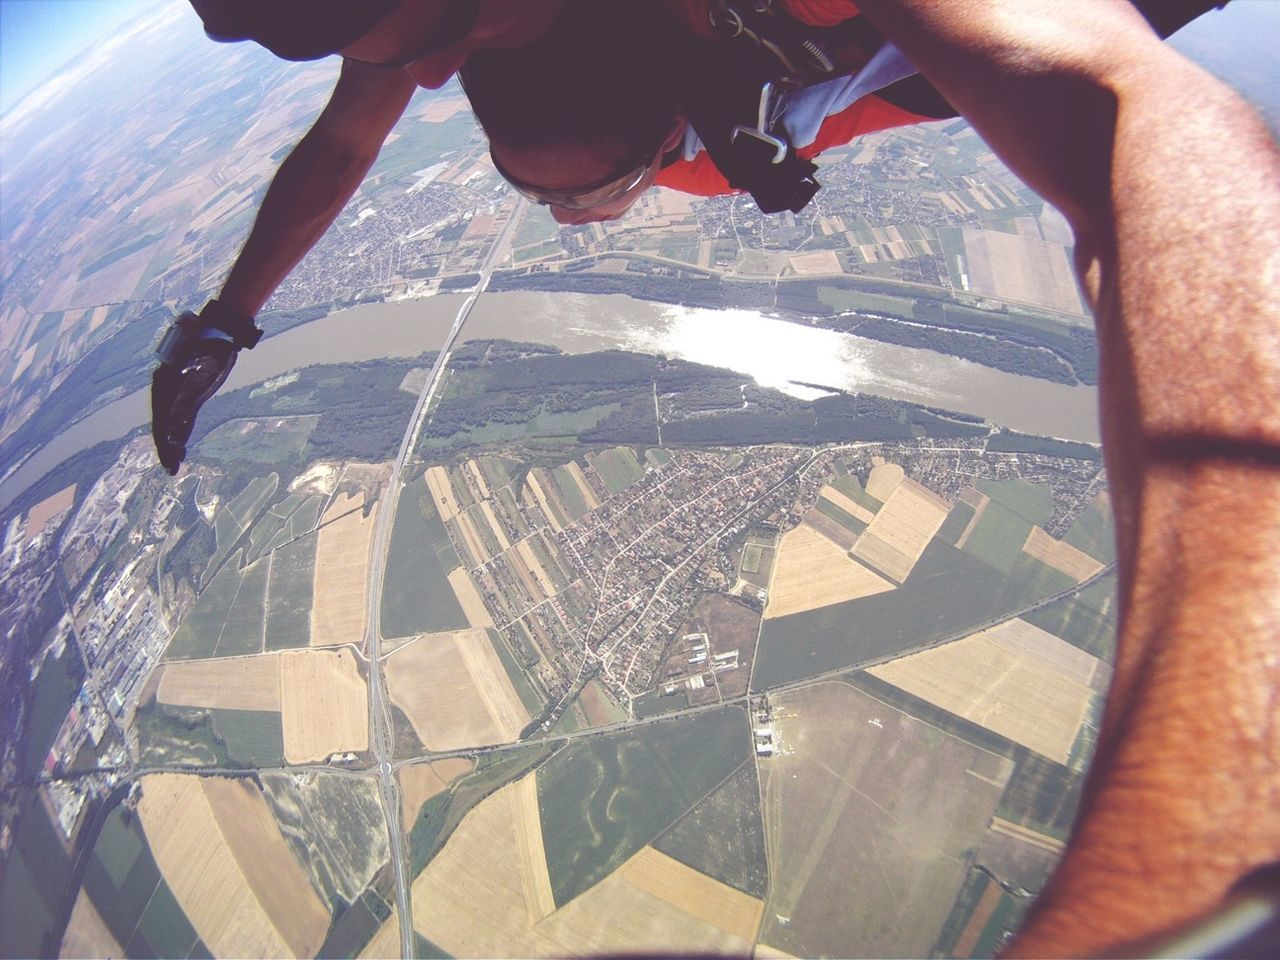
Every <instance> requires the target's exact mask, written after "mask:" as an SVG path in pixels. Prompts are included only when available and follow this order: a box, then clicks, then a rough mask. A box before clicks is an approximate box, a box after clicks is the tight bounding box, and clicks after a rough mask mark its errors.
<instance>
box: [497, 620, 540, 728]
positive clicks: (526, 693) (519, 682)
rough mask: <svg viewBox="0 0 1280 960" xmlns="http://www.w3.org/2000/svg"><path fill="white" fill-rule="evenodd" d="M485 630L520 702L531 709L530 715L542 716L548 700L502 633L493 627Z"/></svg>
mask: <svg viewBox="0 0 1280 960" xmlns="http://www.w3.org/2000/svg"><path fill="white" fill-rule="evenodd" d="M485 632H486V633H488V634H489V642H490V643H492V644H493V649H494V650H496V651H497V653H498V659H499V660H501V661H502V669H503V670H505V671H506V673H507V679H509V680H510V681H511V686H513V687H514V688H515V691H516V695H517V696H518V697H519V698H520V702H521V703H522V704H524V708H525V709H526V710H528V711H529V716H531V717H537V716H540V715H541V713H542V709H543V708H544V707H545V706H546V705H547V702H546V700H544V699H543V698H542V697H541V696H540V695H539V693H538V691H537V690H536V689H535V688H534V685H533V682H532V681H531V680H530V679H529V676H528V674H526V673H525V672H524V671H523V670H521V669H520V664H519V663H517V662H516V658H515V655H514V654H513V653H512V652H511V648H510V647H508V646H507V642H506V641H505V640H503V639H502V635H501V634H499V633H498V631H497V630H492V629H490V630H486V631H485Z"/></svg>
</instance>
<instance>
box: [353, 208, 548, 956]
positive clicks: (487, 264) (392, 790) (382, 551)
mask: <svg viewBox="0 0 1280 960" xmlns="http://www.w3.org/2000/svg"><path fill="white" fill-rule="evenodd" d="M527 204H528V201H527V200H525V199H524V198H523V197H521V198H520V199H519V200H518V202H517V203H516V205H515V207H514V208H513V209H512V211H511V216H510V217H509V218H508V219H507V223H506V225H505V226H504V227H503V229H502V233H500V234H499V235H498V237H497V239H495V240H494V242H493V246H492V248H490V250H489V255H488V256H487V257H486V258H485V261H484V265H483V266H482V267H481V268H480V282H479V283H477V284H476V289H475V292H474V293H472V294H471V295H470V296H469V297H467V299H466V300H464V301H463V302H462V306H461V307H460V308H459V309H458V315H457V316H456V317H455V318H454V321H453V326H452V327H450V328H449V333H448V335H447V336H446V337H445V339H444V342H443V343H442V344H441V345H440V351H439V352H438V353H437V354H436V360H435V363H434V364H432V366H431V372H430V373H429V374H428V375H427V382H426V383H425V384H424V385H423V387H422V392H421V393H419V394H418V402H417V404H415V406H414V408H413V416H412V417H410V418H409V426H408V427H407V428H406V430H405V432H404V437H403V438H402V439H401V441H400V450H399V452H398V453H397V454H396V459H395V464H394V465H393V466H392V468H391V479H390V480H389V481H388V483H387V490H386V496H385V499H384V500H383V503H382V508H381V509H380V510H379V511H378V523H377V527H376V528H375V531H374V536H373V559H372V562H371V563H370V564H369V588H368V598H367V606H366V609H367V610H368V611H369V614H368V619H367V627H366V632H365V649H366V650H367V651H368V655H369V746H370V748H371V750H372V752H373V758H374V761H375V763H376V764H377V771H378V794H379V797H380V798H381V800H382V812H383V815H384V816H385V818H386V821H387V834H388V840H389V842H390V849H391V865H392V869H393V870H394V872H395V878H396V904H397V909H398V914H399V919H400V950H401V956H403V957H412V956H413V908H412V904H411V903H410V898H409V886H410V877H409V876H408V875H407V871H406V869H405V838H404V831H403V830H402V829H401V815H400V788H399V784H397V783H396V778H395V771H394V770H393V768H392V765H391V764H392V758H393V755H394V747H395V744H394V735H393V733H392V726H391V710H390V705H389V703H388V701H387V698H386V695H385V693H384V691H383V679H382V665H381V663H380V661H379V643H380V642H381V640H382V631H381V619H380V617H381V605H382V584H383V577H384V575H385V573H386V568H387V554H388V550H389V548H390V544H391V530H392V528H393V526H394V524H395V516H396V506H397V505H398V503H399V500H400V489H401V487H402V486H403V480H402V477H403V474H404V468H405V465H406V464H407V463H408V461H409V458H410V457H411V456H412V455H413V451H414V450H415V449H416V448H417V445H418V435H419V434H420V433H421V431H422V425H423V422H424V421H425V420H426V415H427V410H428V409H429V408H430V406H431V401H432V400H433V399H434V397H435V393H436V389H437V388H438V387H439V385H440V383H441V379H442V377H443V374H444V370H445V367H446V366H447V364H448V362H449V353H450V351H451V350H452V349H453V345H454V342H455V341H456V340H457V339H458V334H459V332H461V330H462V325H463V324H464V323H465V322H466V320H467V316H468V315H469V314H470V313H471V308H472V307H473V306H474V305H475V302H476V300H477V299H478V298H479V296H480V294H481V293H483V292H484V289H485V287H487V286H488V285H489V277H490V276H491V275H492V273H493V268H494V267H495V266H496V265H497V264H498V263H499V262H500V261H501V260H502V259H503V257H504V256H505V255H506V251H507V246H508V244H509V242H510V240H511V235H512V233H513V232H514V231H515V229H516V227H517V226H518V225H519V223H520V221H521V220H522V219H523V218H524V212H525V208H526V206H527Z"/></svg>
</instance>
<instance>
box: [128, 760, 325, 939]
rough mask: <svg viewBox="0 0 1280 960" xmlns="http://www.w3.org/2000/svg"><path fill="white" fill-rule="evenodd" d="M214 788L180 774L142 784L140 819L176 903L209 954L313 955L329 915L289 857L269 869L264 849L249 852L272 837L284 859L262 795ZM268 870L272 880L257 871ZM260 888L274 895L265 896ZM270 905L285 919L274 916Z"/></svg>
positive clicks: (218, 785)
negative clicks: (297, 952) (255, 796)
mask: <svg viewBox="0 0 1280 960" xmlns="http://www.w3.org/2000/svg"><path fill="white" fill-rule="evenodd" d="M215 783H216V781H215V780H212V779H211V780H210V781H208V782H207V783H206V782H203V781H202V780H201V778H199V777H193V776H187V775H183V774H153V775H151V776H148V777H145V778H143V780H142V799H141V801H140V803H139V805H138V816H139V819H140V820H141V823H142V827H143V830H144V832H145V834H146V838H147V842H148V844H149V846H150V847H151V850H152V852H153V854H154V855H155V860H156V863H157V865H158V866H159V868H160V872H161V873H162V874H163V876H164V878H165V880H166V881H167V882H168V884H169V886H170V888H171V889H172V890H173V893H174V897H175V899H176V900H177V902H178V903H179V904H180V905H181V906H182V909H183V910H184V911H185V912H186V914H187V916H188V917H189V918H190V920H191V924H192V926H193V927H194V928H195V930H196V932H197V933H198V934H199V935H200V939H201V940H202V941H204V942H205V943H206V944H208V946H209V949H210V950H211V951H212V952H213V953H214V955H217V956H283V955H289V954H293V953H294V952H295V950H300V949H304V948H307V947H310V948H311V949H312V950H318V949H319V945H320V943H321V942H322V941H323V940H324V932H325V928H326V927H327V926H328V914H327V911H325V910H324V909H323V908H322V907H319V902H318V900H315V899H314V898H315V893H314V891H313V890H312V888H311V886H310V884H309V883H308V882H307V880H306V879H305V877H304V875H303V874H302V872H301V869H300V868H299V867H298V865H297V863H296V862H294V861H293V859H292V857H291V856H288V855H287V854H286V855H285V856H283V857H282V858H277V859H276V860H275V862H273V863H271V864H268V863H267V861H266V860H263V859H261V857H260V856H259V854H260V853H261V852H262V851H261V850H258V849H255V848H254V847H253V846H252V844H253V843H254V842H261V840H262V838H263V837H272V838H273V839H272V840H271V841H270V842H271V843H272V845H273V846H275V847H276V849H278V850H280V851H281V852H282V853H283V846H282V845H283V839H282V838H280V835H279V831H278V829H276V828H275V823H274V821H273V820H270V814H269V811H267V809H266V805H265V803H262V802H261V796H260V795H258V800H257V801H256V802H255V801H254V800H252V799H250V798H251V797H252V796H253V793H252V792H249V791H246V790H245V789H244V788H241V787H238V786H231V787H228V786H227V785H226V784H222V783H216V785H213V786H211V784H215ZM233 790H234V791H239V792H236V793H233V792H231V791H233ZM250 790H251V791H256V788H250ZM264 816H265V817H266V818H267V819H266V820H263V819H262V818H263V817H264ZM226 825H234V827H233V830H232V832H230V833H229V834H228V833H225V832H224V830H225V829H226ZM272 831H274V833H272ZM274 838H279V839H274ZM255 864H260V865H261V866H255ZM268 866H269V868H270V869H271V875H270V877H267V876H264V875H263V874H262V872H261V869H262V867H268ZM264 884H271V885H272V887H273V889H271V890H270V891H268V889H267V888H266V887H264V886H263V885H264ZM264 898H265V899H264ZM268 907H271V908H272V909H274V910H276V911H278V912H283V914H284V916H276V917H273V916H272V915H270V914H269V913H268V912H267V909H268ZM317 908H318V909H317ZM277 923H280V924H281V925H282V926H283V927H284V929H285V930H287V931H288V936H289V937H291V938H292V939H293V941H294V942H293V944H290V943H289V942H288V941H287V940H286V939H285V933H284V932H283V931H282V930H281V929H279V928H278V927H277ZM312 945H314V946H312Z"/></svg>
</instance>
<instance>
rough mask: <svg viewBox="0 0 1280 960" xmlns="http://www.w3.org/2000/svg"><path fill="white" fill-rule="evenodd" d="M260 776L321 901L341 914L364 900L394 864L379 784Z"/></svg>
mask: <svg viewBox="0 0 1280 960" xmlns="http://www.w3.org/2000/svg"><path fill="white" fill-rule="evenodd" d="M258 776H259V779H260V780H261V782H262V788H263V792H264V794H265V796H266V799H267V802H268V803H269V804H270V806H271V812H272V814H273V815H274V817H275V819H276V823H277V824H278V825H279V827H280V832H281V833H282V834H283V835H284V838H285V841H286V842H287V843H288V845H289V850H290V851H291V853H292V855H293V858H294V859H295V860H296V861H297V862H298V864H299V866H301V867H302V869H303V870H304V871H305V872H306V874H307V876H308V878H309V880H310V883H311V886H312V887H313V888H314V889H315V890H316V892H317V893H318V894H319V895H320V897H321V899H322V900H323V901H324V902H325V903H326V904H328V905H329V906H330V907H331V908H333V909H335V910H336V909H338V908H339V907H340V906H342V905H343V904H354V903H356V902H357V901H359V900H361V899H362V895H363V894H364V893H365V892H366V891H367V890H368V889H369V888H370V886H371V885H372V884H374V883H375V878H376V877H377V876H378V874H379V871H380V870H382V868H383V867H384V866H385V865H386V863H387V859H388V841H387V826H386V822H385V821H384V820H383V816H382V804H381V803H380V801H379V799H378V789H377V784H375V783H374V782H373V781H371V780H369V779H367V778H364V777H352V776H348V775H344V774H342V773H339V772H337V771H335V772H333V773H326V772H320V771H311V772H308V773H306V774H304V775H303V776H301V777H295V776H294V772H288V773H285V772H263V773H260V774H259V775H258Z"/></svg>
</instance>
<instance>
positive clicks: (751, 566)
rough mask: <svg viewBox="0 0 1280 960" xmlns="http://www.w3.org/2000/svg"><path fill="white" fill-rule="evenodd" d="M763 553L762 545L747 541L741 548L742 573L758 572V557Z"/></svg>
mask: <svg viewBox="0 0 1280 960" xmlns="http://www.w3.org/2000/svg"><path fill="white" fill-rule="evenodd" d="M763 553H764V547H762V546H761V545H760V544H758V543H748V544H746V545H744V546H743V548H742V572H743V573H759V572H760V559H761V555H762V554H763Z"/></svg>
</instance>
